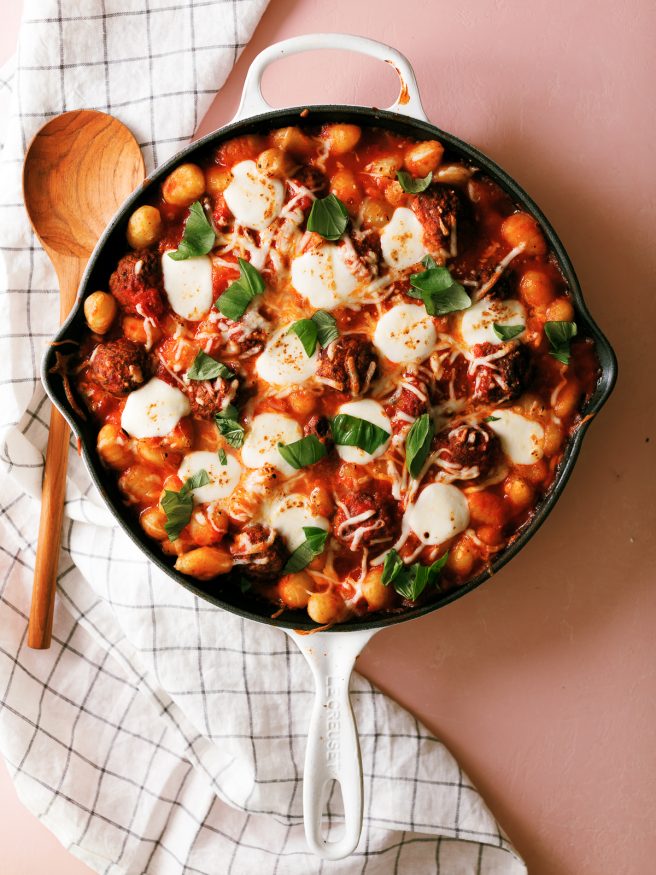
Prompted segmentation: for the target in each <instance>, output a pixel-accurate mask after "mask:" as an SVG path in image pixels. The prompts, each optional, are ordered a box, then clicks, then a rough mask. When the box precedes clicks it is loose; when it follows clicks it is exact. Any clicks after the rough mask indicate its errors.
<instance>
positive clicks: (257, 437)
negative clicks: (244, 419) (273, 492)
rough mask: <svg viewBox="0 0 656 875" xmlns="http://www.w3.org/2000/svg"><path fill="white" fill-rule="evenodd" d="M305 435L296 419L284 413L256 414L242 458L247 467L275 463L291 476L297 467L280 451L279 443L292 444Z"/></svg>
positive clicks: (247, 436)
mask: <svg viewBox="0 0 656 875" xmlns="http://www.w3.org/2000/svg"><path fill="white" fill-rule="evenodd" d="M302 437H303V430H302V428H301V426H300V425H299V424H298V422H296V420H295V419H291V418H290V417H289V416H283V414H282V413H260V414H259V416H255V417H254V418H253V421H252V423H251V427H250V430H249V432H248V434H247V435H246V439H245V440H244V445H243V446H242V448H241V458H242V462H243V463H244V465H246V467H247V468H262V467H263V466H264V465H273V466H274V467H275V468H277V469H278V470H279V471H282V473H283V474H287V476H291V475H292V474H293V473H294V471H295V469H294V468H292V466H291V465H290V464H289V463H288V462H285V460H284V459H283V457H282V456H281V455H280V453H279V452H278V444H279V443H281V444H290V443H292V442H293V441H298V440H300V439H301V438H302Z"/></svg>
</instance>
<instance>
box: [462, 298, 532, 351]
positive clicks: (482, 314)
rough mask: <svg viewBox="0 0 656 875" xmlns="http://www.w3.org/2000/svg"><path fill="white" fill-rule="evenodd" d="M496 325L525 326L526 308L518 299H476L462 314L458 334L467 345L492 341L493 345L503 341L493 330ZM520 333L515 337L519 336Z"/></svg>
mask: <svg viewBox="0 0 656 875" xmlns="http://www.w3.org/2000/svg"><path fill="white" fill-rule="evenodd" d="M495 322H496V323H497V325H522V326H524V328H525V327H526V310H525V309H524V307H523V306H522V305H521V304H520V303H519V301H514V300H510V301H496V300H490V301H488V300H485V299H483V300H482V301H478V303H476V304H473V305H472V306H471V307H470V308H469V309H468V310H465V311H464V312H463V314H462V319H461V322H460V334H461V335H462V339H463V340H464V342H465V343H466V344H467V346H476V344H477V343H493V344H494V345H495V346H496V345H498V344H501V343H503V342H504V341H503V340H502V339H501V338H500V337H499V335H498V334H497V333H496V332H495V330H494V323H495ZM521 336H522V335H521V334H518V335H517V338H513V339H519V338H521Z"/></svg>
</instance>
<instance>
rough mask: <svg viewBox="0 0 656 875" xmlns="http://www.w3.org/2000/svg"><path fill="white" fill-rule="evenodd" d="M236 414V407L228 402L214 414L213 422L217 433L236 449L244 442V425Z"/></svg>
mask: <svg viewBox="0 0 656 875" xmlns="http://www.w3.org/2000/svg"><path fill="white" fill-rule="evenodd" d="M238 416H239V414H238V412H237V408H236V407H233V405H232V404H229V405H228V406H227V407H226V408H225V410H221V411H219V413H215V414H214V422H215V423H216V427H217V428H218V430H219V433H220V434H222V435H223V437H224V438H225V439H226V440H227V442H228V443H229V444H230V446H231V447H234V448H235V449H236V450H238V449H239V448H240V447H241V445H242V444H243V443H244V426H243V425H241V423H240V422H239V420H238V419H237V417H238Z"/></svg>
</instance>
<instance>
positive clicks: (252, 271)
mask: <svg viewBox="0 0 656 875" xmlns="http://www.w3.org/2000/svg"><path fill="white" fill-rule="evenodd" d="M237 261H238V262H239V279H238V280H235V281H234V283H231V284H230V285H229V286H228V288H227V289H226V290H225V292H224V293H223V294H222V295H221V296H220V297H219V299H218V300H217V301H216V302H215V304H214V306H215V307H216V308H217V310H219V311H220V312H221V313H223V315H224V316H225V317H226V318H227V319H232V320H233V322H236V321H237V320H238V319H241V317H242V316H243V315H244V313H245V312H246V308H247V307H248V305H249V304H250V302H251V301H252V300H253V298H255V297H256V296H257V295H261V294H262V292H263V291H264V289H265V283H264V280H263V279H262V275H261V274H260V272H259V271H258V270H256V268H254V267H253V265H252V264H251V263H250V262H249V261H245V260H244V259H243V258H238V259H237Z"/></svg>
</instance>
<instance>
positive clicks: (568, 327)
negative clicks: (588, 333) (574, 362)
mask: <svg viewBox="0 0 656 875" xmlns="http://www.w3.org/2000/svg"><path fill="white" fill-rule="evenodd" d="M577 331H578V328H577V327H576V322H545V323H544V333H545V334H546V335H547V338H548V339H549V343H550V345H551V351H550V355H552V356H553V357H554V358H555V359H557V360H558V361H559V362H562V363H563V364H564V365H568V364H569V357H570V343H571V341H572V338H573V337H576V333H577Z"/></svg>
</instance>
